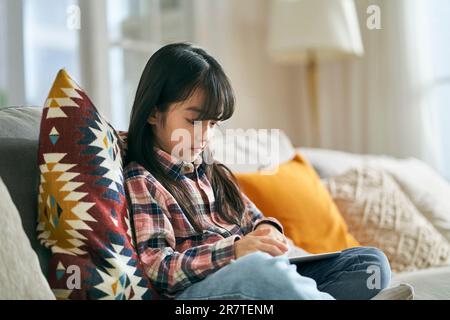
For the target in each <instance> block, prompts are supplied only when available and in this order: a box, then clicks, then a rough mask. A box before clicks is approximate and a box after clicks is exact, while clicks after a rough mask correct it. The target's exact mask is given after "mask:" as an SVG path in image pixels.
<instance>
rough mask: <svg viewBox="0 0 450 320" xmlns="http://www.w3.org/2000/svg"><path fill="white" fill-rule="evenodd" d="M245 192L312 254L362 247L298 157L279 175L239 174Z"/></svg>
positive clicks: (288, 234)
mask: <svg viewBox="0 0 450 320" xmlns="http://www.w3.org/2000/svg"><path fill="white" fill-rule="evenodd" d="M236 178H237V180H238V183H239V185H240V187H241V190H242V191H243V192H244V193H245V194H246V195H247V196H248V197H249V198H250V199H251V200H252V201H253V202H254V203H255V205H256V206H257V207H258V208H259V209H260V210H261V211H262V212H263V214H264V215H265V216H266V217H274V218H277V219H278V220H279V221H280V222H281V224H282V225H283V227H284V230H285V235H286V236H287V237H289V238H290V239H292V241H293V242H294V243H295V244H296V245H297V246H298V247H301V248H303V249H305V250H306V251H309V252H311V253H322V252H328V251H337V250H342V249H346V248H350V247H355V246H359V245H360V244H359V243H358V241H356V240H355V238H353V236H352V235H351V234H350V233H349V232H348V230H347V225H346V223H345V221H344V219H343V217H342V216H341V214H340V212H339V210H338V208H337V207H336V205H335V204H334V202H333V199H332V198H331V196H330V194H329V193H328V191H327V190H326V189H325V187H324V186H323V185H322V182H321V181H320V178H319V176H318V175H317V174H316V172H315V171H314V169H313V168H312V167H311V165H310V164H309V163H308V162H307V161H306V160H305V159H303V157H302V156H301V155H300V154H298V153H297V154H296V155H295V157H294V159H292V160H290V161H288V162H285V163H282V164H280V165H279V166H278V170H277V171H276V173H275V174H271V175H267V174H262V173H241V174H236Z"/></svg>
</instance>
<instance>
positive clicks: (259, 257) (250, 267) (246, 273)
mask: <svg viewBox="0 0 450 320" xmlns="http://www.w3.org/2000/svg"><path fill="white" fill-rule="evenodd" d="M234 264H235V267H236V268H237V269H238V270H236V272H238V274H239V277H240V278H241V279H243V281H245V282H249V283H253V284H254V283H256V282H257V283H264V284H266V285H270V286H273V285H277V286H287V285H288V284H289V282H290V281H291V280H290V277H291V276H292V274H293V273H296V267H295V265H292V264H290V263H289V260H288V258H287V257H286V256H277V257H273V256H271V255H269V254H268V253H264V252H255V253H251V254H248V255H246V256H243V257H241V258H239V259H237V260H235V262H234Z"/></svg>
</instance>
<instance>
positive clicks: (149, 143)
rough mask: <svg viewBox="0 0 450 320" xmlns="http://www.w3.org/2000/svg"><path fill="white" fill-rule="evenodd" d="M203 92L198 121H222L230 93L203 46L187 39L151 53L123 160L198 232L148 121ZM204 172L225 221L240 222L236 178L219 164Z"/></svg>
mask: <svg viewBox="0 0 450 320" xmlns="http://www.w3.org/2000/svg"><path fill="white" fill-rule="evenodd" d="M197 88H200V89H203V90H204V92H205V101H204V105H203V106H202V112H201V113H200V115H199V118H198V119H197V120H199V121H200V120H215V121H223V120H227V119H229V118H230V117H231V116H232V115H233V112H234V104H235V98H234V92H233V89H232V87H231V84H230V81H229V79H228V78H227V76H226V75H225V72H224V71H223V69H222V67H221V66H220V64H219V63H218V62H217V61H216V60H215V59H214V58H213V57H212V56H210V55H209V54H208V53H206V51H205V50H203V49H201V48H199V47H195V46H193V45H191V44H189V43H173V44H169V45H166V46H164V47H162V48H161V49H159V50H158V51H157V52H156V53H155V54H153V55H152V56H151V58H150V60H149V61H148V62H147V65H146V66H145V69H144V71H143V73H142V76H141V79H140V82H139V86H138V88H137V92H136V97H135V100H134V104H133V109H132V112H131V118H130V126H129V128H128V151H127V156H126V160H125V162H126V163H129V162H132V161H135V162H137V163H139V164H141V165H142V166H144V167H145V168H146V169H147V170H148V171H149V172H151V173H152V174H153V175H154V177H155V178H156V179H157V180H158V181H159V182H160V183H161V184H162V185H163V186H164V187H165V188H166V189H167V190H168V191H169V192H170V193H171V194H172V195H173V197H174V198H175V200H176V201H177V202H178V204H179V205H180V207H181V208H182V210H183V212H184V213H185V214H186V216H187V218H188V219H189V221H190V223H191V224H192V226H193V227H194V229H195V230H196V231H197V232H202V231H203V228H202V225H201V223H200V221H199V220H198V219H197V217H198V214H197V211H196V207H195V205H194V203H193V200H192V198H191V196H190V194H189V193H188V192H187V190H185V189H183V188H182V187H181V186H180V185H179V184H178V183H177V182H176V181H175V180H174V179H172V178H171V177H169V176H168V175H166V174H165V173H164V170H163V169H162V167H161V164H160V163H159V161H158V160H157V159H156V154H155V151H154V149H153V147H154V146H155V142H156V140H155V135H154V132H153V130H152V127H151V125H150V124H149V123H148V122H147V119H148V118H149V116H150V115H152V114H154V112H156V111H160V112H162V113H164V112H167V111H168V109H169V106H170V104H172V103H176V102H181V101H184V100H186V99H187V98H189V97H190V96H191V94H192V93H193V92H194V91H195V90H196V89H197ZM205 173H206V175H207V177H208V179H209V181H210V182H211V185H212V187H213V190H214V196H215V208H216V210H217V212H218V213H219V214H220V216H221V218H223V219H224V220H225V221H227V222H230V223H235V224H240V221H241V218H242V214H243V212H244V209H245V208H244V201H243V199H242V197H241V193H240V191H239V187H238V185H237V182H236V178H235V177H234V175H233V173H232V172H231V171H230V170H229V169H228V168H227V167H226V166H225V165H223V164H221V163H219V162H217V161H214V162H213V163H212V164H210V163H208V162H205Z"/></svg>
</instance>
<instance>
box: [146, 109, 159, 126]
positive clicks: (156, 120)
mask: <svg viewBox="0 0 450 320" xmlns="http://www.w3.org/2000/svg"><path fill="white" fill-rule="evenodd" d="M159 121H160V112H159V111H155V112H153V113H152V114H151V115H150V116H149V117H148V118H147V122H148V123H149V124H153V125H157V124H158V123H159Z"/></svg>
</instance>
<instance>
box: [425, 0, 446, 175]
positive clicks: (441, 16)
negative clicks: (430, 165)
mask: <svg viewBox="0 0 450 320" xmlns="http://www.w3.org/2000/svg"><path fill="white" fill-rule="evenodd" d="M425 3H426V11H425V16H426V20H425V21H426V23H427V29H426V30H427V34H426V36H427V37H428V42H429V60H430V63H431V66H430V67H431V80H432V83H431V86H430V90H429V94H430V95H431V96H430V98H431V101H432V106H433V110H432V113H433V114H434V115H435V117H436V120H437V121H436V122H437V124H438V128H437V132H438V133H439V141H440V142H439V143H440V145H439V159H438V160H439V170H440V171H441V173H442V174H443V175H444V176H445V177H446V178H447V179H448V180H449V181H450V139H449V137H450V104H449V101H450V59H449V57H450V41H449V39H450V20H449V19H448V17H450V1H448V0H433V1H426V2H425Z"/></svg>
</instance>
